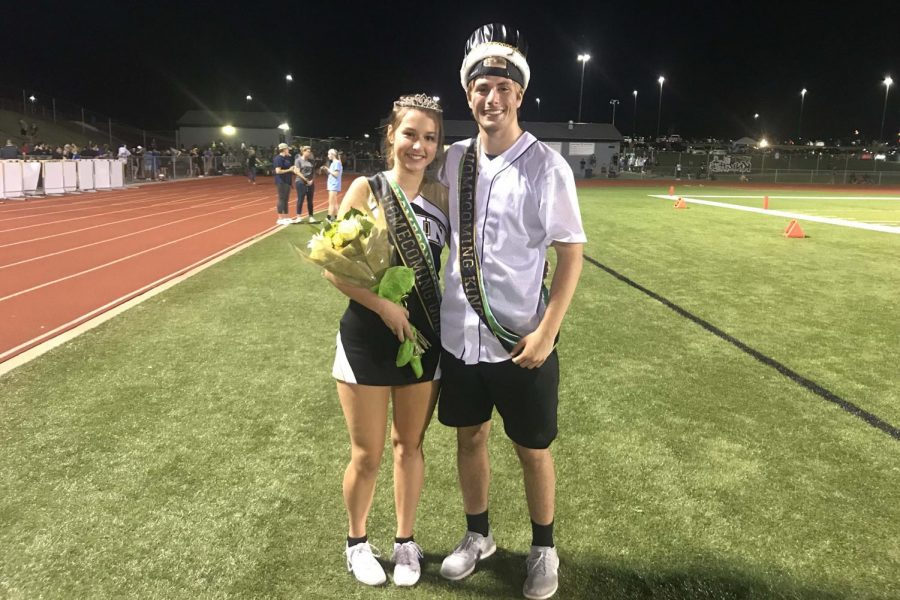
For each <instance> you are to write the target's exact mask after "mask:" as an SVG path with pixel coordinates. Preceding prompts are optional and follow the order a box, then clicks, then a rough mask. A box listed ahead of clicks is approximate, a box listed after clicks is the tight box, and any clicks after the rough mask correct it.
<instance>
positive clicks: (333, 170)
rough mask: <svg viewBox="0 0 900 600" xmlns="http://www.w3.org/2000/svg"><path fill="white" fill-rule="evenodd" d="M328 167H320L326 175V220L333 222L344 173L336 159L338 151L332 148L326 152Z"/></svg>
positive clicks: (338, 159)
mask: <svg viewBox="0 0 900 600" xmlns="http://www.w3.org/2000/svg"><path fill="white" fill-rule="evenodd" d="M328 160H329V164H328V165H323V166H322V172H323V173H328V182H327V185H326V189H327V190H328V220H329V221H334V219H335V217H336V216H337V211H338V206H339V204H338V194H340V193H341V175H343V173H344V166H343V165H342V164H341V160H340V158H339V157H338V151H337V150H335V149H334V148H332V149H330V150H329V151H328Z"/></svg>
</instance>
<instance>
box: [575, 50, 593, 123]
mask: <svg viewBox="0 0 900 600" xmlns="http://www.w3.org/2000/svg"><path fill="white" fill-rule="evenodd" d="M589 60H591V55H590V54H587V53H585V54H579V55H578V62H580V63H581V89H580V90H579V91H578V122H579V123H581V98H582V96H583V95H584V66H585V65H586V64H587V61H589Z"/></svg>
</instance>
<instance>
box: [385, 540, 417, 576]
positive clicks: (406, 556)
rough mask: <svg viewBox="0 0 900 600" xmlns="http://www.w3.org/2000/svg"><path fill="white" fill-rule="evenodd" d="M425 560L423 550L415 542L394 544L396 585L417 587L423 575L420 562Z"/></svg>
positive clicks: (392, 558) (393, 557)
mask: <svg viewBox="0 0 900 600" xmlns="http://www.w3.org/2000/svg"><path fill="white" fill-rule="evenodd" d="M423 558H425V555H424V554H423V553H422V548H421V547H420V546H419V545H418V544H417V543H415V542H404V543H402V544H398V543H397V542H394V555H393V556H392V557H391V560H392V561H394V585H399V586H411V585H416V583H418V581H419V577H420V576H421V575H422V566H421V565H420V564H419V563H420V561H421V560H422V559H423Z"/></svg>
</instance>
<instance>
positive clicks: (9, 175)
mask: <svg viewBox="0 0 900 600" xmlns="http://www.w3.org/2000/svg"><path fill="white" fill-rule="evenodd" d="M24 195H25V194H24V188H23V186H22V161H21V160H5V161H3V197H4V198H21V197H23V196H24Z"/></svg>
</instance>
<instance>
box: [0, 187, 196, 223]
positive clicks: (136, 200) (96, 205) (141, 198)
mask: <svg viewBox="0 0 900 600" xmlns="http://www.w3.org/2000/svg"><path fill="white" fill-rule="evenodd" d="M184 197H185V195H184V193H183V192H178V193H175V192H169V193H165V194H156V195H152V194H147V193H142V194H137V195H135V196H132V197H130V198H115V199H108V200H106V201H105V202H97V201H95V202H91V203H90V204H82V205H80V206H73V203H66V204H59V205H57V206H53V207H51V208H58V209H60V210H44V211H40V212H32V213H29V214H26V215H19V216H14V217H6V218H0V223H6V222H8V221H22V220H24V219H34V218H35V217H48V216H56V215H62V214H67V213H73V212H84V211H88V210H97V209H100V210H103V209H105V208H109V207H114V206H122V205H128V206H141V205H142V203H146V202H158V201H160V200H173V199H179V198H184ZM20 212H21V211H20ZM0 214H2V213H0Z"/></svg>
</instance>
